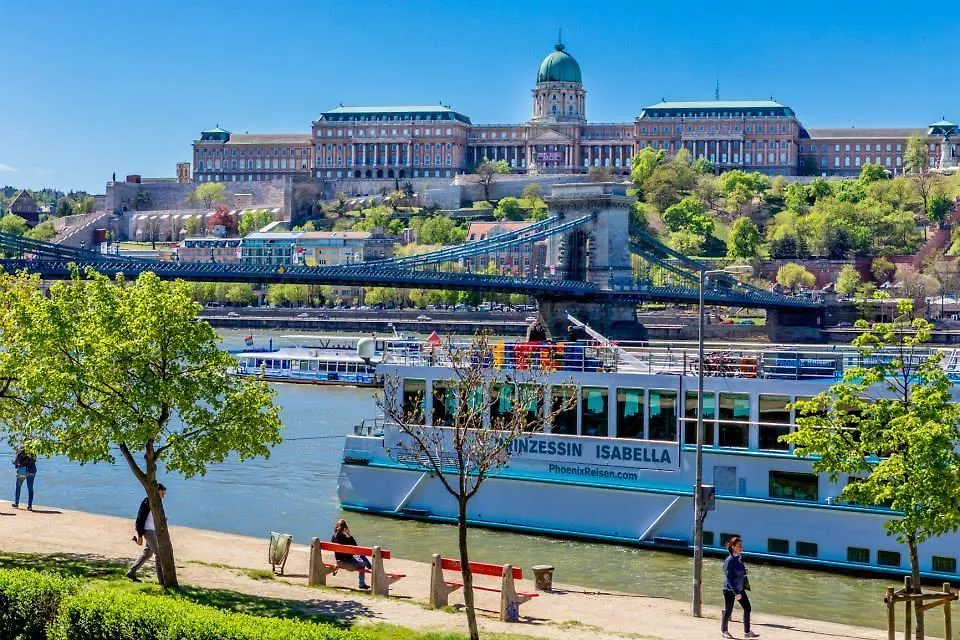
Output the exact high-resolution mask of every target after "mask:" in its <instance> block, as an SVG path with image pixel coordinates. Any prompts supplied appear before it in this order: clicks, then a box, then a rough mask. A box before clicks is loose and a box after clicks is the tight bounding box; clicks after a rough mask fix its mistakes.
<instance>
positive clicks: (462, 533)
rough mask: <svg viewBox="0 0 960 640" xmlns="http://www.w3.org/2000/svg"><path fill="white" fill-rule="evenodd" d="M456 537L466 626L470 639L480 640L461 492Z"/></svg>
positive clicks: (464, 499) (464, 505)
mask: <svg viewBox="0 0 960 640" xmlns="http://www.w3.org/2000/svg"><path fill="white" fill-rule="evenodd" d="M457 502H458V503H459V504H458V507H459V509H458V512H457V537H458V542H459V546H460V575H461V577H462V578H463V604H464V606H465V607H466V609H467V627H469V629H470V640H480V630H479V629H477V612H476V611H475V610H474V608H473V573H472V572H471V571H470V556H469V554H468V553H467V499H466V498H465V497H464V496H463V494H462V493H461V495H460V496H458V498H457Z"/></svg>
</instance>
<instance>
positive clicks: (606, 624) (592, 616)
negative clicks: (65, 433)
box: [0, 503, 886, 640]
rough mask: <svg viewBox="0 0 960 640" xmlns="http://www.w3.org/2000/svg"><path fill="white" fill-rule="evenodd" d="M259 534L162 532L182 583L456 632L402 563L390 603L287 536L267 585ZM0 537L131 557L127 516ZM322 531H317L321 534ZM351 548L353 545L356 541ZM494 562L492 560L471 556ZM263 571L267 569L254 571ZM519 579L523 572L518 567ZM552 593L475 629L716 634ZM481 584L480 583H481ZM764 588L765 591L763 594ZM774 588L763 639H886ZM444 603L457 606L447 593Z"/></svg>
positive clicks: (599, 596) (640, 607) (40, 525)
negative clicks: (325, 573) (319, 566)
mask: <svg viewBox="0 0 960 640" xmlns="http://www.w3.org/2000/svg"><path fill="white" fill-rule="evenodd" d="M260 520H261V522H262V523H263V528H264V537H263V538H252V537H246V536H238V535H232V534H225V533H219V532H215V531H206V530H201V529H191V528H186V527H172V528H171V535H172V537H173V542H174V547H175V550H176V553H177V565H178V571H179V575H180V581H181V583H182V584H189V585H195V586H201V587H207V588H215V589H223V590H229V591H235V592H238V593H243V594H247V595H252V596H257V597H263V598H278V599H282V600H287V601H298V602H301V603H302V605H303V610H305V611H310V612H314V613H323V614H328V615H333V616H338V615H341V612H348V611H357V610H362V611H364V614H363V615H362V616H360V617H356V616H353V617H351V618H350V619H349V620H347V618H346V615H347V614H346V613H343V615H344V616H345V618H344V619H345V620H346V621H348V622H352V623H355V624H359V625H362V624H366V623H391V624H397V625H402V626H405V627H409V628H412V629H416V630H419V631H444V632H450V631H457V632H460V631H463V630H464V629H465V619H464V617H463V615H462V614H461V613H452V612H449V611H443V610H430V609H427V608H425V603H426V601H427V596H428V591H429V580H430V574H429V565H427V564H424V563H420V562H413V561H408V560H402V559H394V560H390V561H388V563H387V568H388V570H389V571H390V572H396V573H403V574H406V576H407V577H406V578H404V579H402V580H400V581H399V582H396V583H395V584H394V585H393V587H392V590H391V597H390V598H382V597H376V596H371V595H369V594H366V593H362V592H359V591H357V590H356V589H355V586H356V581H355V580H356V576H355V574H351V573H347V572H341V573H340V574H339V575H337V576H336V577H331V578H330V579H329V583H330V585H331V586H330V587H328V588H325V589H317V588H311V587H307V586H306V575H305V574H306V569H307V559H308V549H307V546H306V545H305V544H303V543H305V542H307V541H306V540H295V542H299V543H300V544H295V545H294V548H293V550H292V551H291V553H290V557H289V559H288V561H287V574H288V575H287V576H285V577H278V578H273V579H270V578H269V577H268V573H269V565H267V564H266V551H267V535H268V531H269V529H270V522H269V514H268V513H262V514H260ZM0 525H2V527H3V537H2V539H0V552H3V553H29V554H45V555H54V554H60V555H63V554H69V555H72V556H83V557H85V558H87V559H102V560H108V561H116V562H128V561H130V560H131V559H132V558H133V557H134V556H135V555H136V554H137V553H138V552H139V547H136V546H135V545H134V544H133V543H132V542H130V536H131V535H132V528H133V522H132V517H131V519H122V518H115V517H111V516H101V515H93V514H88V513H82V512H77V511H68V510H65V509H56V508H48V507H41V506H37V507H35V511H34V512H27V511H16V512H13V511H12V510H11V508H10V506H9V504H6V503H4V505H3V506H2V507H0ZM326 533H327V532H326V531H321V530H319V527H318V531H317V535H318V536H321V537H324V538H325V537H326ZM361 542H363V541H362V540H361ZM478 559H479V560H483V561H488V562H498V561H499V560H500V559H498V558H478ZM264 570H267V571H264ZM524 573H525V575H527V574H529V567H524ZM556 578H557V580H555V582H554V591H553V592H552V593H544V594H541V595H540V596H539V597H537V598H534V599H533V600H532V601H531V602H529V603H527V604H525V605H523V606H522V607H521V615H522V619H523V622H522V623H521V624H506V623H501V622H499V621H498V620H497V619H496V614H495V612H496V610H497V608H498V606H499V596H498V595H497V594H492V593H487V592H477V605H478V607H479V608H480V609H481V610H482V612H481V613H482V615H481V624H482V628H483V629H485V630H487V631H495V632H500V633H514V634H518V635H525V636H531V637H538V638H563V639H570V640H574V639H580V638H587V637H589V638H597V639H599V640H605V639H609V640H612V639H615V638H616V639H623V638H633V639H638V638H639V639H644V638H648V639H658V638H659V639H662V640H700V639H703V640H707V639H710V640H713V639H714V638H717V637H719V632H718V626H719V623H718V619H719V610H717V609H716V608H714V607H707V608H706V615H707V617H706V618H705V619H695V618H693V617H691V616H690V615H689V613H688V612H689V605H688V604H687V603H685V602H680V601H676V600H669V599H666V598H658V597H651V596H640V595H636V594H628V593H619V592H615V591H598V590H593V589H584V588H582V587H577V586H574V585H572V584H567V583H566V581H567V580H571V581H575V578H576V576H556ZM483 584H485V583H483ZM765 586H766V589H765V588H764V587H765ZM518 588H520V589H522V590H524V591H531V590H532V589H533V585H532V583H531V582H530V581H528V580H524V581H523V582H522V583H521V585H519V587H518ZM776 588H777V587H776V585H768V586H767V585H755V589H756V590H755V592H754V593H753V600H754V609H755V615H754V630H755V631H757V632H758V633H759V634H761V636H762V637H763V638H770V639H773V640H800V639H801V638H803V639H807V640H809V638H811V637H824V636H829V637H832V638H837V639H842V638H850V639H855V640H881V639H882V638H884V637H885V636H886V634H885V633H884V632H882V631H880V630H877V629H865V628H862V627H853V626H848V625H842V624H834V623H828V622H820V621H814V620H805V619H800V618H789V617H785V616H772V615H767V614H764V610H763V602H764V600H772V599H774V598H776V597H777V594H776ZM881 598H882V594H881V593H878V594H877V615H878V616H879V615H881V614H882V607H883V605H882V602H881ZM450 602H451V605H453V606H454V607H457V606H458V605H460V604H462V596H461V595H460V592H459V591H457V592H455V593H454V594H453V595H452V596H451V600H450ZM739 619H740V617H739V613H736V614H735V615H734V620H735V622H734V623H733V624H732V626H731V630H733V631H734V634H735V635H737V636H740V635H742V634H741V626H740V624H739Z"/></svg>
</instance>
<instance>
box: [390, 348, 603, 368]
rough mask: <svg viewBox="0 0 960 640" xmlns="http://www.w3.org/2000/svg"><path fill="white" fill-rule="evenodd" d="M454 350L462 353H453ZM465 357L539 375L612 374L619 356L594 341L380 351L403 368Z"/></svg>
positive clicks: (485, 364)
mask: <svg viewBox="0 0 960 640" xmlns="http://www.w3.org/2000/svg"><path fill="white" fill-rule="evenodd" d="M458 349H461V350H462V351H461V352H460V353H459V354H458V353H456V352H457V350H458ZM464 356H466V357H468V358H469V361H470V362H471V363H472V364H474V365H480V366H482V367H484V368H494V369H513V370H534V371H543V372H555V371H563V372H602V371H605V372H616V371H618V370H619V368H620V366H621V358H622V354H621V353H620V349H619V348H618V347H616V346H615V345H602V344H599V343H597V342H595V341H578V342H539V341H520V342H513V343H510V342H496V343H492V344H490V345H489V348H488V349H487V350H486V352H485V353H480V352H477V351H476V349H475V348H474V345H473V344H472V343H470V342H454V343H452V344H444V345H430V344H426V343H418V344H402V345H397V346H396V347H393V346H391V347H389V348H388V349H387V350H386V351H385V352H384V362H385V363H388V364H395V365H406V366H434V367H450V366H453V362H454V360H460V358H461V357H464Z"/></svg>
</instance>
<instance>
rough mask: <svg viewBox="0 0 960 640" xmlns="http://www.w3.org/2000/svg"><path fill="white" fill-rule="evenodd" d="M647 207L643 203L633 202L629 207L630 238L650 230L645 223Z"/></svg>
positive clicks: (648, 225)
mask: <svg viewBox="0 0 960 640" xmlns="http://www.w3.org/2000/svg"><path fill="white" fill-rule="evenodd" d="M646 210H647V205H646V204H644V203H643V202H634V203H633V204H632V205H630V222H629V225H630V236H631V237H634V236H636V235H637V234H638V233H639V232H646V231H647V230H649V228H650V223H649V222H647V212H646Z"/></svg>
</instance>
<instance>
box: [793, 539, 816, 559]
mask: <svg viewBox="0 0 960 640" xmlns="http://www.w3.org/2000/svg"><path fill="white" fill-rule="evenodd" d="M797 555H798V556H800V557H801V558H816V557H817V543H816V542H797Z"/></svg>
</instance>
